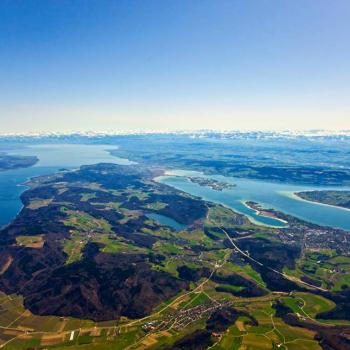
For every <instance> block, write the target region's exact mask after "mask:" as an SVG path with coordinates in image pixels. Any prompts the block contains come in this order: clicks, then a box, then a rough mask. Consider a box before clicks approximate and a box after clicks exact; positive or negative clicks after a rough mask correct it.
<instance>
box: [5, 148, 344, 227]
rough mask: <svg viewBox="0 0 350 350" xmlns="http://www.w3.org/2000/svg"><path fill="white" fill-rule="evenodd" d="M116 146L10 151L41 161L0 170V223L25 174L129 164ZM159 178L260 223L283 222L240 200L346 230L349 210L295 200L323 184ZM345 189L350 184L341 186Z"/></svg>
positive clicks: (14, 203) (9, 213) (183, 174)
mask: <svg viewBox="0 0 350 350" xmlns="http://www.w3.org/2000/svg"><path fill="white" fill-rule="evenodd" d="M113 148H116V147H113V146H110V145H71V144H70V145H62V144H59V145H38V146H31V147H27V148H23V149H19V150H16V151H13V152H12V153H13V154H20V155H36V156H37V157H38V158H39V159H40V161H39V162H38V163H37V164H36V165H35V166H33V167H31V168H24V169H17V170H11V171H5V172H0V226H1V225H5V224H8V223H9V222H10V221H11V220H12V219H13V218H14V217H15V216H16V214H17V213H18V212H19V211H20V209H21V208H22V203H21V201H20V198H19V197H20V195H21V193H22V192H23V191H24V190H25V186H23V183H24V182H26V181H27V180H28V179H29V178H31V177H34V176H39V175H46V174H51V173H54V172H57V171H58V170H60V169H61V168H64V169H76V168H78V167H79V166H81V165H88V164H96V163H101V162H106V163H116V164H123V165H129V164H133V162H131V161H129V160H127V159H123V158H118V157H114V156H111V155H110V154H109V152H108V150H110V149H113ZM188 176H202V177H207V178H211V179H214V180H218V181H224V182H228V183H233V184H235V185H236V187H234V188H233V189H230V190H227V189H226V190H223V191H215V190H213V189H211V188H209V187H202V186H200V185H198V184H196V183H193V182H191V181H189V180H188V178H187V177H188ZM158 181H160V182H162V183H165V184H167V185H170V186H173V187H175V188H178V189H180V190H183V191H185V192H187V193H190V194H192V195H196V196H200V197H201V198H203V199H205V200H209V201H213V202H216V203H221V204H223V205H226V206H228V207H231V208H232V209H234V210H236V211H237V212H240V213H242V214H245V215H247V216H248V217H249V218H250V219H251V220H252V221H254V222H256V223H258V224H264V225H270V226H283V225H284V224H283V223H282V222H280V221H277V220H275V219H273V218H268V217H263V216H260V215H258V214H257V213H256V212H255V211H254V210H252V209H250V208H248V207H247V206H245V205H244V201H255V202H258V203H260V204H262V205H263V206H264V207H267V208H274V209H277V210H281V211H283V212H285V213H288V214H291V215H295V216H297V217H299V218H301V219H305V220H307V221H310V222H314V223H316V224H320V225H327V226H333V227H339V228H343V229H345V230H350V211H349V210H345V209H341V208H336V207H331V206H326V205H322V204H317V203H311V202H307V201H304V200H300V199H297V198H295V197H293V196H292V195H291V194H292V193H293V192H297V191H304V190H312V189H328V188H325V187H312V186H296V185H290V184H276V183H270V182H266V181H255V180H248V179H237V178H232V177H223V176H220V175H211V176H208V175H203V174H202V173H199V172H193V171H183V170H178V171H172V172H171V173H169V175H167V176H163V177H160V178H158ZM344 189H349V188H344Z"/></svg>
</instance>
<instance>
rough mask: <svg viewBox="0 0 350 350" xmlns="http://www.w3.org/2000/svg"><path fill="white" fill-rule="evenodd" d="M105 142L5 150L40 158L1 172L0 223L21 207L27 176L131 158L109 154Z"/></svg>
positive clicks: (110, 147)
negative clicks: (34, 161)
mask: <svg viewBox="0 0 350 350" xmlns="http://www.w3.org/2000/svg"><path fill="white" fill-rule="evenodd" d="M113 148H114V149H115V148H116V147H113V146H110V145H108V146H106V145H91V146H90V145H54V144H50V145H38V146H37V145H36V146H30V147H27V148H23V149H18V150H14V151H12V152H8V153H9V154H17V155H30V156H37V157H38V158H39V162H38V163H37V164H36V165H34V166H33V167H30V168H22V169H15V170H10V171H3V172H0V226H2V225H5V224H8V223H9V222H10V221H11V220H12V219H13V218H14V217H15V216H16V215H17V213H18V212H19V211H20V209H21V208H22V202H21V200H20V199H19V197H20V195H21V193H22V192H23V191H24V190H25V189H26V187H25V186H23V183H24V182H26V181H27V180H28V179H29V178H31V177H34V176H40V175H47V174H52V173H54V172H57V171H58V170H59V169H61V168H64V169H76V168H78V167H80V166H81V165H88V164H96V163H103V162H106V163H116V164H122V165H128V164H133V162H131V161H129V160H127V159H123V158H118V157H114V156H111V155H110V154H109V152H107V150H108V149H113Z"/></svg>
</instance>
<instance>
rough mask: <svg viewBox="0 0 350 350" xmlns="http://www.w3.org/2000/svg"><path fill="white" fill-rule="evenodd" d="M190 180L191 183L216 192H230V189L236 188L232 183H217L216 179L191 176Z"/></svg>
mask: <svg viewBox="0 0 350 350" xmlns="http://www.w3.org/2000/svg"><path fill="white" fill-rule="evenodd" d="M188 179H189V180H190V181H191V182H193V183H195V184H198V185H199V186H203V187H210V188H211V189H213V190H215V191H223V190H230V189H232V188H235V187H236V185H234V184H230V183H227V182H222V181H217V180H214V179H208V178H204V177H199V176H189V177H188Z"/></svg>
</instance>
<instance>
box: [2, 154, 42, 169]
mask: <svg viewBox="0 0 350 350" xmlns="http://www.w3.org/2000/svg"><path fill="white" fill-rule="evenodd" d="M38 161H39V159H38V158H37V157H35V156H12V155H7V154H0V171H6V170H12V169H18V168H28V167H31V166H33V165H34V164H36V163H37V162H38Z"/></svg>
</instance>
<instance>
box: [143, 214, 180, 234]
mask: <svg viewBox="0 0 350 350" xmlns="http://www.w3.org/2000/svg"><path fill="white" fill-rule="evenodd" d="M146 216H147V217H148V218H150V219H152V220H154V221H158V222H159V223H160V224H161V225H164V226H169V227H171V228H173V229H174V230H176V231H181V230H184V229H185V228H186V225H183V224H180V223H179V222H177V221H175V220H174V219H172V218H169V217H168V216H165V215H161V214H156V213H149V214H146Z"/></svg>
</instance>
